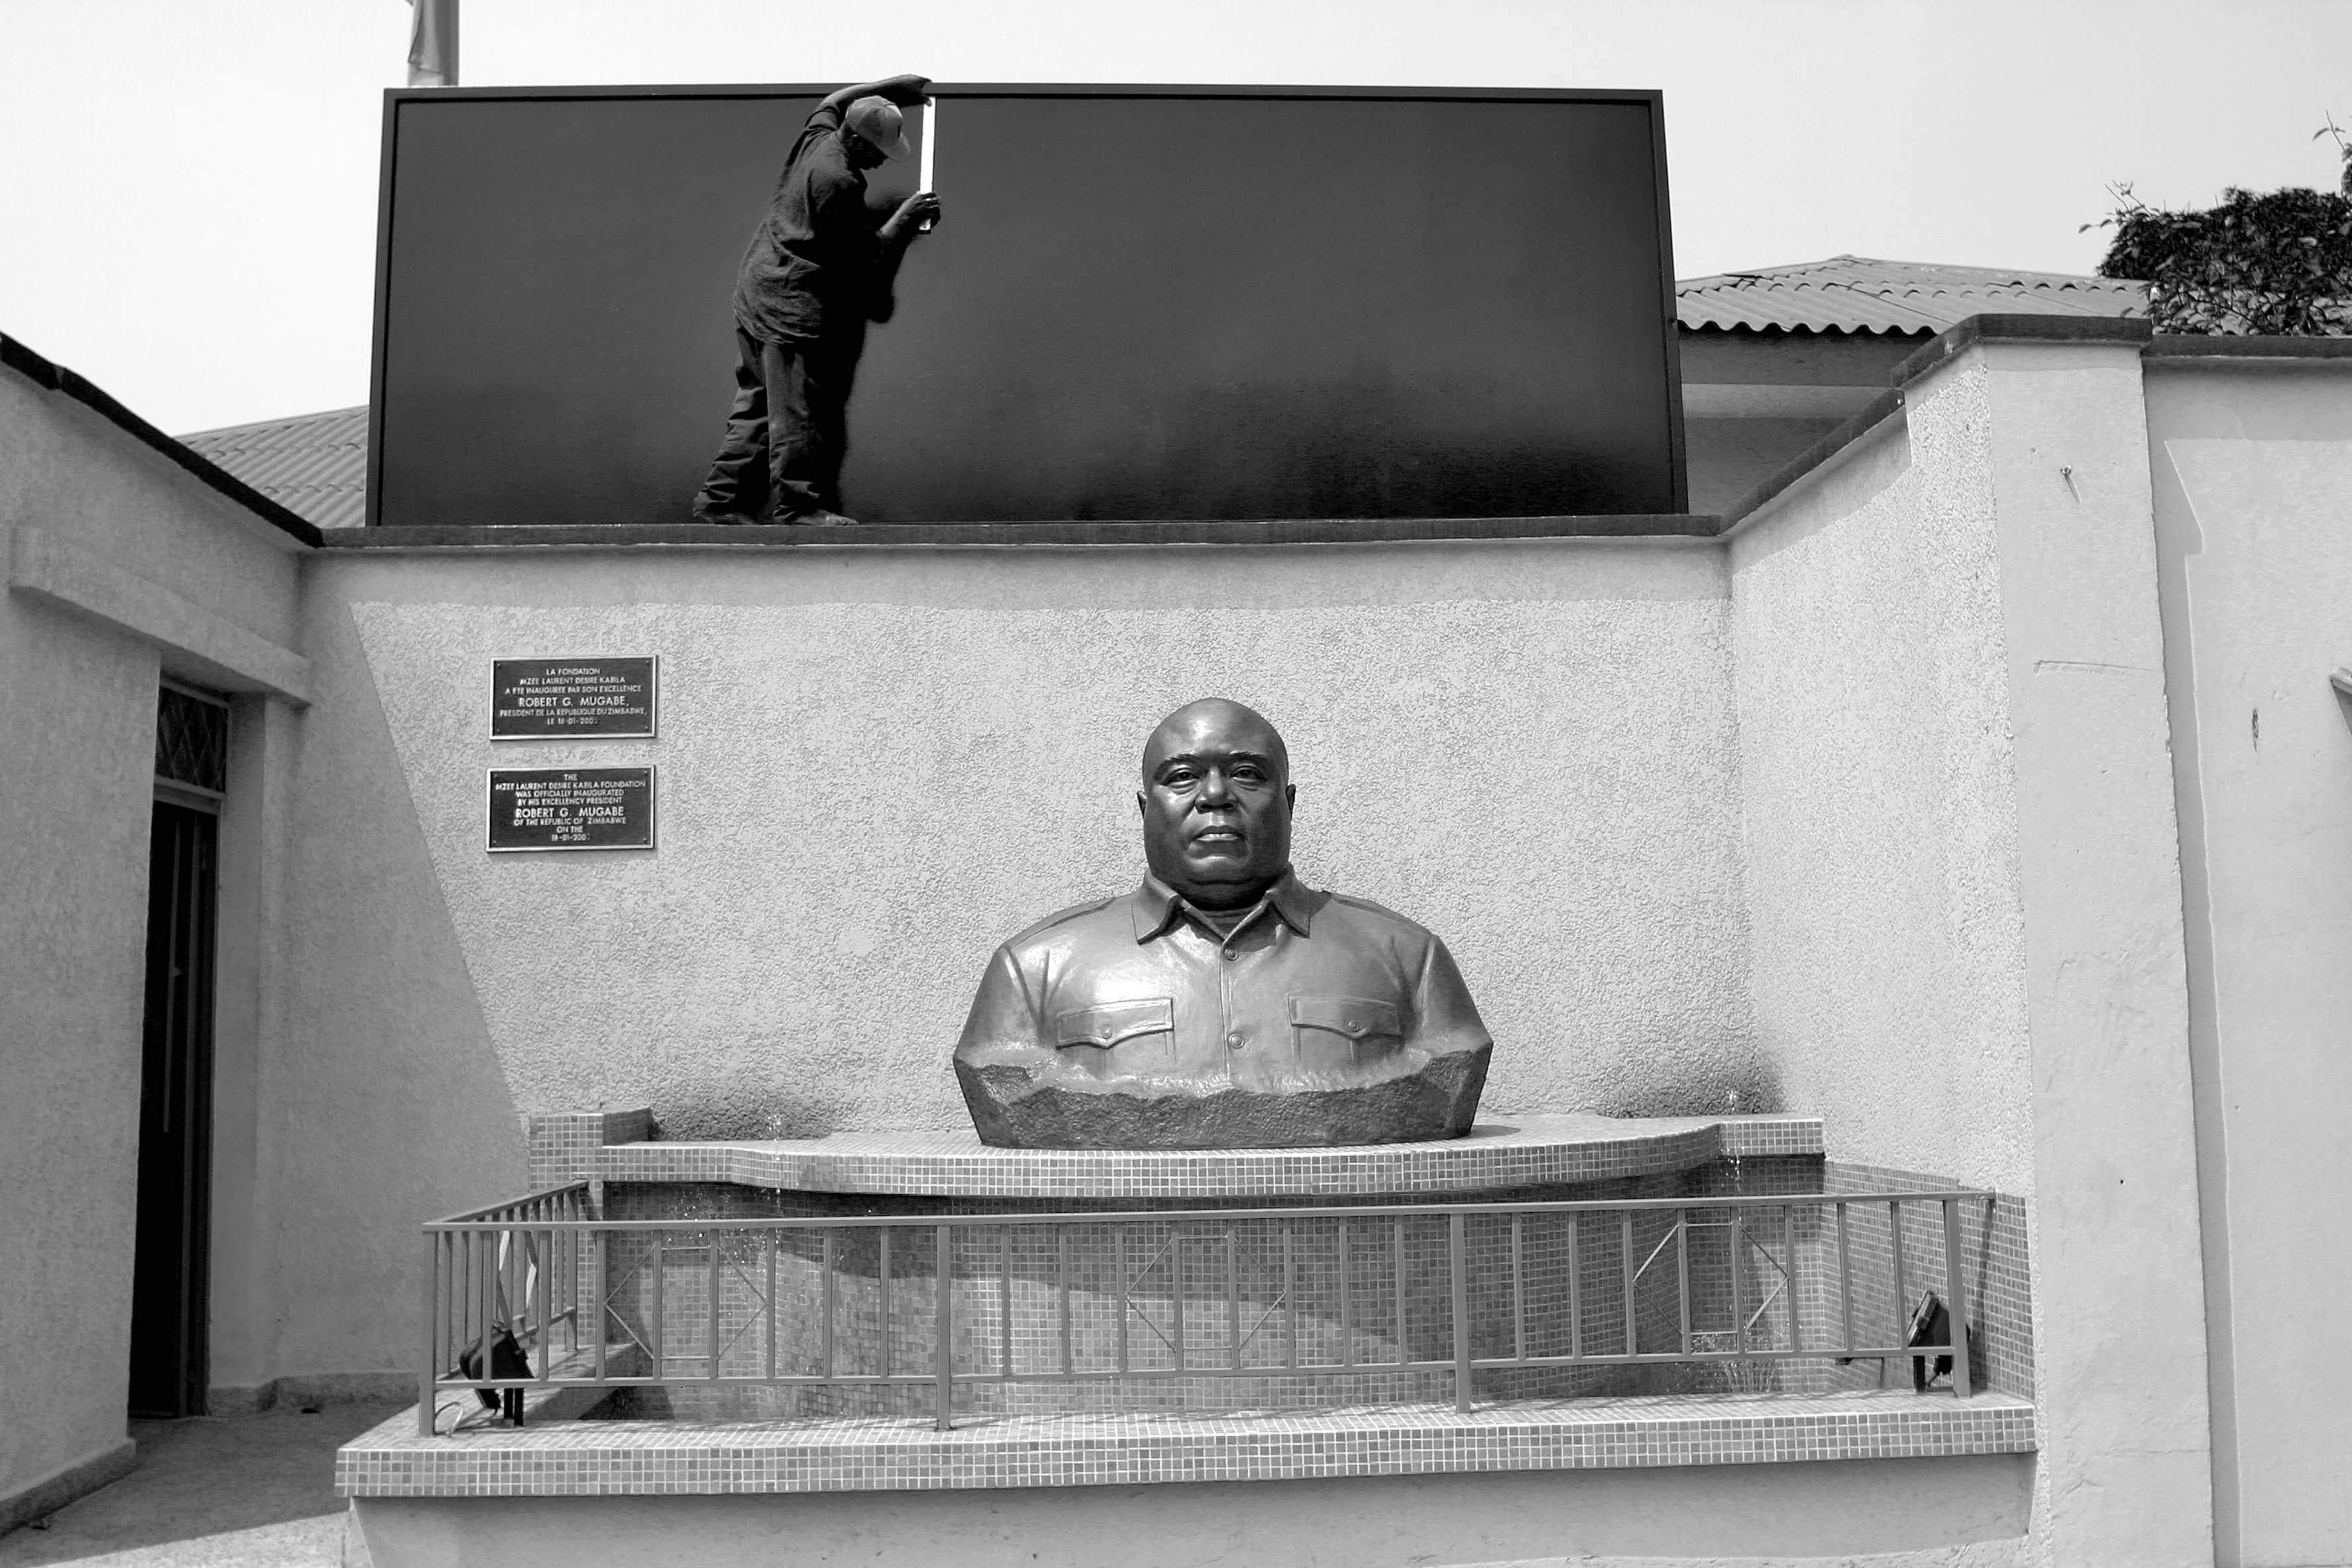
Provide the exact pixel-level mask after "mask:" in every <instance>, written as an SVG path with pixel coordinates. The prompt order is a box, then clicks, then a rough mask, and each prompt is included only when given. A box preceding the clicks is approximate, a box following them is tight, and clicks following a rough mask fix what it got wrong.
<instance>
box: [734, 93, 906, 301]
mask: <svg viewBox="0 0 2352 1568" xmlns="http://www.w3.org/2000/svg"><path fill="white" fill-rule="evenodd" d="M876 229H877V225H876V223H875V221H874V219H873V217H872V216H870V215H868V214H867V212H866V176H865V174H862V173H860V172H859V171H858V170H857V169H856V167H855V166H854V165H853V164H851V163H850V162H849V159H848V156H847V155H846V154H845V153H843V151H842V148H841V110H838V109H832V108H823V109H819V110H817V111H816V112H815V113H814V114H812V115H810V116H809V119H808V125H807V127H806V129H804V130H803V131H802V132H801V134H800V139H799V140H798V141H796V142H793V150H792V154H791V156H789V157H787V158H786V159H785V160H784V172H783V173H782V174H781V175H779V176H777V179H776V192H775V195H773V196H772V198H770V200H769V203H768V213H767V216H765V217H763V218H761V220H760V227H759V229H758V231H757V232H756V233H754V234H753V235H752V236H751V248H750V249H749V250H747V251H745V252H744V254H743V265H742V267H741V268H740V270H738V272H737V273H736V276H735V324H736V325H737V326H740V327H741V328H742V329H743V330H744V331H747V332H749V333H751V335H752V336H753V337H755V338H759V339H761V340H762V341H763V342H772V343H785V342H802V341H806V340H810V339H815V338H842V337H847V336H852V335H855V334H856V333H857V332H859V331H863V330H864V328H865V324H866V321H868V320H873V321H887V319H888V318H889V315H890V305H891V300H890V281H891V277H892V274H893V273H895V272H896V270H897V264H898V247H896V246H892V245H889V244H887V243H886V242H885V241H884V240H883V239H882V237H880V236H879V235H878V234H877V232H876Z"/></svg>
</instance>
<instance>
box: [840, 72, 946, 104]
mask: <svg viewBox="0 0 2352 1568" xmlns="http://www.w3.org/2000/svg"><path fill="white" fill-rule="evenodd" d="M930 85H931V79H930V78H929V77H927V76H894V77H886V78H884V79H882V80H880V81H861V82H859V83H858V84H857V85H856V86H855V87H845V88H843V89H841V90H840V91H839V92H835V93H828V94H826V95H825V100H824V107H825V108H827V109H846V108H848V107H849V106H850V105H851V104H852V103H854V102H856V100H859V99H861V98H867V97H872V98H887V99H888V100H890V101H891V102H893V103H895V104H897V105H898V107H900V108H901V109H912V108H913V107H914V106H915V105H916V104H919V103H920V102H922V101H923V94H924V93H925V92H927V91H929V89H930Z"/></svg>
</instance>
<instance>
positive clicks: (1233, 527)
mask: <svg viewBox="0 0 2352 1568" xmlns="http://www.w3.org/2000/svg"><path fill="white" fill-rule="evenodd" d="M1717 528H1718V521H1717V519H1715V518H1713V517H1707V516H1701V515H1695V514H1689V513H1680V512H1670V513H1661V514H1656V515H1647V514H1644V515H1630V516H1623V517H1618V516H1605V517H1440V518H1300V519H1282V520H1276V521H1255V522H1223V521H1186V520H1181V519H1179V520H1172V521H1160V522H943V523H905V522H883V523H869V524H867V525H866V526H864V527H861V528H786V527H778V526H775V525H772V524H764V525H762V524H755V525H752V526H749V527H743V528H719V527H713V526H711V525H709V524H708V523H675V524H634V525H633V524H620V523H596V524H583V525H582V526H579V527H572V528H564V527H540V526H533V527H520V526H513V525H496V524H492V525H485V526H482V527H478V528H454V527H453V528H383V527H377V528H352V529H335V530H331V531H329V532H327V533H326V534H325V535H323V536H322V538H321V541H320V548H322V549H325V550H406V551H419V550H425V551H451V550H467V551H471V550H490V549H504V550H654V549H676V548H681V547H690V548H697V549H706V550H707V549H731V550H774V549H780V548H782V549H797V550H872V549H876V548H887V547H892V546H907V545H918V546H922V547H926V548H931V549H940V548H948V549H956V548H992V549H1003V548H1010V549H1033V548H1036V547H1039V546H1048V545H1050V546H1065V547H1066V546H1070V545H1097V546H1100V545H1168V544H1393V543H1412V542H1429V543H1444V542H1457V541H1469V540H1507V539H1712V538H1714V537H1715V535H1716V533H1717Z"/></svg>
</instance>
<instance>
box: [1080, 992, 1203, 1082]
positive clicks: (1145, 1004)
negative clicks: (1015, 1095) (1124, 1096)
mask: <svg viewBox="0 0 2352 1568" xmlns="http://www.w3.org/2000/svg"><path fill="white" fill-rule="evenodd" d="M1175 1031H1176V999H1175V998H1174V997H1172V996H1145V997H1139V998H1138V999H1137V1000H1135V1001H1132V1002H1105V1003H1103V1004H1101V1005H1099V1006H1094V1007H1073V1008H1070V1009H1069V1010H1068V1011H1067V1012H1063V1013H1056V1014H1055V1015H1054V1045H1055V1047H1056V1048H1057V1049H1060V1050H1070V1049H1073V1048H1076V1047H1088V1049H1087V1054H1086V1056H1085V1057H1084V1058H1081V1059H1082V1060H1084V1061H1085V1062H1086V1063H1087V1070H1089V1071H1091V1072H1093V1073H1094V1074H1095V1075H1096V1076H1097V1077H1100V1076H1101V1075H1102V1074H1103V1072H1104V1071H1105V1070H1106V1069H1107V1068H1108V1066H1109V1064H1110V1062H1111V1060H1112V1054H1111V1053H1112V1051H1113V1049H1114V1048H1115V1047H1119V1046H1121V1045H1125V1044H1127V1043H1128V1042H1129V1041H1132V1042H1134V1044H1133V1045H1132V1046H1129V1048H1128V1049H1127V1050H1124V1051H1120V1052H1119V1053H1118V1054H1119V1055H1120V1056H1122V1057H1128V1056H1132V1055H1134V1054H1135V1052H1136V1051H1137V1050H1138V1049H1141V1050H1143V1051H1146V1052H1150V1051H1151V1050H1153V1049H1154V1048H1155V1047H1156V1048H1157V1049H1159V1050H1160V1051H1163V1052H1164V1051H1165V1050H1166V1049H1167V1047H1168V1045H1169V1037H1172V1036H1173V1035H1174V1034H1175ZM1153 1037H1158V1038H1153Z"/></svg>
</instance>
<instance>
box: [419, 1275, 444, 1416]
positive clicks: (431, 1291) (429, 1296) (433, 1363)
mask: <svg viewBox="0 0 2352 1568" xmlns="http://www.w3.org/2000/svg"><path fill="white" fill-rule="evenodd" d="M440 1339H441V1236H440V1233H439V1232H437V1231H430V1230H428V1231H426V1232H425V1359H424V1360H423V1361H422V1362H420V1363H417V1373H416V1435H417V1436H420V1437H430V1436H433V1383H434V1372H435V1369H436V1368H437V1367H439V1366H440V1364H441V1355H440V1349H441V1347H440Z"/></svg>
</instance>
